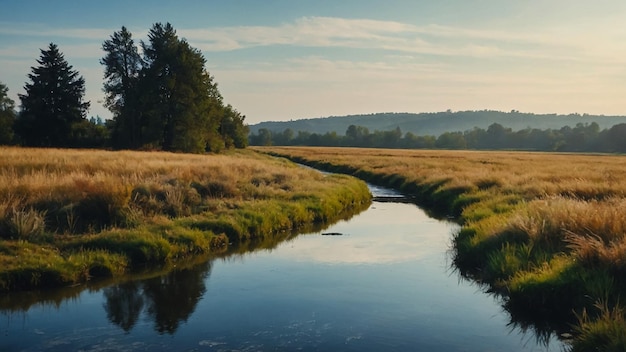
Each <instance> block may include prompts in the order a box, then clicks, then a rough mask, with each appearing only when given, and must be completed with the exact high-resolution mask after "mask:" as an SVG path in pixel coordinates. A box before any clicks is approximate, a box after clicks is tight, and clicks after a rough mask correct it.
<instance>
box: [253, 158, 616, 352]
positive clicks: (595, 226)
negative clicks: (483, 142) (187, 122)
mask: <svg viewBox="0 0 626 352" xmlns="http://www.w3.org/2000/svg"><path fill="white" fill-rule="evenodd" d="M257 150H260V151H262V152H265V153H270V154H273V155H280V156H284V157H288V158H290V159H292V160H296V161H299V162H302V163H304V164H307V165H311V166H317V167H321V168H324V169H327V170H329V171H339V172H344V173H348V174H352V175H356V176H358V177H361V178H363V179H365V180H367V181H369V182H372V183H375V184H380V185H386V186H391V187H395V188H397V189H399V190H402V191H404V192H407V193H409V194H412V195H414V196H415V197H416V199H417V200H418V201H419V202H420V204H422V205H424V206H426V207H430V208H434V209H436V210H438V211H437V212H436V213H435V214H438V215H439V216H442V217H443V216H448V217H449V216H458V219H459V221H460V222H461V223H462V225H463V227H462V228H461V230H460V232H459V233H458V234H457V235H456V236H455V238H454V239H453V246H454V248H453V253H454V254H453V257H454V263H455V265H456V266H457V267H458V269H459V271H460V272H461V273H462V274H463V275H465V276H467V277H470V278H472V279H475V280H477V281H479V282H481V283H485V284H487V285H489V287H490V289H489V290H491V291H495V292H497V293H498V294H500V295H504V296H505V297H506V302H507V306H509V307H510V310H511V311H518V312H525V313H524V314H526V313H527V312H529V311H536V313H537V314H536V315H537V317H539V318H549V317H550V316H552V317H559V319H562V320H564V322H565V324H563V321H562V322H561V323H562V324H561V325H566V324H567V323H572V324H574V325H576V326H577V327H576V328H575V329H574V331H573V332H574V333H575V338H574V340H573V342H572V346H573V348H574V350H589V349H587V347H589V346H592V345H593V343H595V342H593V341H598V339H599V338H598V336H602V338H606V340H607V341H610V343H608V344H607V345H601V346H608V347H607V348H609V350H611V349H612V350H626V343H625V342H624V340H625V339H624V338H623V336H624V335H626V331H625V330H624V329H625V327H626V322H625V321H624V315H623V311H624V309H626V307H624V305H623V304H622V303H615V304H614V306H612V307H611V310H610V311H609V310H607V309H603V310H602V309H601V310H600V311H602V314H586V315H584V319H577V318H576V315H575V314H574V312H581V311H583V310H586V311H592V310H593V309H595V310H596V311H597V310H598V309H597V307H595V308H594V306H593V305H594V302H596V301H597V300H598V299H600V298H602V299H607V300H609V301H612V302H619V300H618V299H617V298H619V297H623V296H624V294H625V293H626V285H625V284H623V283H622V281H623V277H624V275H626V216H624V210H625V209H626V182H623V180H624V179H625V178H626V159H624V157H623V156H620V155H583V154H557V153H529V152H486V151H485V152H479V151H427V150H385V149H358V148H308V147H297V148H295V147H263V148H258V149H257ZM507 309H508V308H507ZM592 336H595V337H592ZM588 341H592V342H591V344H589V343H588ZM580 346H583V347H580ZM584 346H586V347H584ZM615 346H619V347H615Z"/></svg>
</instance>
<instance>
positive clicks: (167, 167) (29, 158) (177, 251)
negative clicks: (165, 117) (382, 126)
mask: <svg viewBox="0 0 626 352" xmlns="http://www.w3.org/2000/svg"><path fill="white" fill-rule="evenodd" d="M370 199H371V195H370V194H369V191H368V189H367V186H366V185H365V184H364V183H363V182H362V181H359V180H357V179H354V178H351V177H346V176H341V175H331V176H324V175H322V174H320V173H318V172H316V171H312V170H308V169H304V168H301V167H298V166H295V165H293V164H292V163H289V162H286V161H285V160H280V159H276V158H271V157H268V156H266V155H261V154H258V153H255V152H252V151H233V152H229V153H226V154H224V155H189V154H172V153H162V152H130V151H125V152H110V151H96V150H60V149H26V148H6V147H2V148H0V291H9V290H18V289H30V288H40V287H49V286H59V285H66V284H74V283H79V282H84V281H86V280H89V279H90V278H92V277H111V276H119V275H122V274H124V273H126V272H128V271H130V270H132V269H133V268H136V267H140V266H141V267H143V266H145V265H146V264H147V265H149V266H153V267H155V268H156V267H162V266H163V265H171V264H172V263H176V262H181V261H184V260H188V259H189V258H193V257H197V256H202V255H206V254H207V253H220V252H225V251H226V250H227V249H228V246H229V244H231V243H238V245H239V246H240V247H241V248H247V247H249V246H251V244H252V243H254V245H256V246H261V247H263V246H271V245H275V243H276V240H277V239H280V238H284V237H285V233H290V231H291V230H293V229H297V228H301V227H304V226H308V225H311V224H315V223H324V222H329V221H332V220H334V219H337V218H339V217H342V216H345V214H347V213H349V212H351V211H356V210H360V209H364V208H365V207H367V206H368V205H369V203H370Z"/></svg>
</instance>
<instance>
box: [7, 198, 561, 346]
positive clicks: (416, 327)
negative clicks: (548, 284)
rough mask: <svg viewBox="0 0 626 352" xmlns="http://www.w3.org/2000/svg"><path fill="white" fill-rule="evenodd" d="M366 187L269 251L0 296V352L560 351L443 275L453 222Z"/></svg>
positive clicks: (551, 340) (477, 291) (490, 300)
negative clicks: (366, 198) (349, 208)
mask: <svg viewBox="0 0 626 352" xmlns="http://www.w3.org/2000/svg"><path fill="white" fill-rule="evenodd" d="M371 191H372V194H373V195H374V197H375V201H374V202H373V203H372V205H371V206H370V208H369V209H368V210H366V211H364V212H362V213H360V214H358V215H356V216H354V217H352V218H351V219H349V220H345V221H341V222H339V223H336V224H334V225H332V226H330V227H329V228H327V229H325V230H323V231H322V232H314V233H307V234H301V235H298V236H295V237H293V238H291V239H289V240H286V241H284V242H282V243H280V244H279V245H278V246H277V247H276V248H274V249H271V250H257V251H253V252H248V253H245V254H237V255H231V256H228V257H225V258H218V259H212V260H209V261H206V262H204V263H201V264H199V265H196V266H193V267H190V268H186V269H181V270H175V271H172V272H170V273H167V274H164V275H161V276H154V277H146V278H142V279H133V280H128V279H127V280H124V281H122V282H111V283H108V284H106V285H100V286H99V287H82V288H66V289H63V290H57V291H52V292H46V293H44V294H41V297H35V298H33V297H31V296H32V295H34V293H17V294H13V295H12V296H7V297H0V301H1V302H2V304H0V351H7V352H8V351H42V350H46V351H561V350H563V348H564V346H563V344H562V343H561V342H560V341H559V340H558V339H556V338H555V337H551V336H548V337H546V336H542V337H537V336H536V335H535V333H534V332H533V331H532V329H529V330H528V331H524V329H522V328H520V327H518V325H516V324H515V323H512V322H511V317H510V316H509V315H508V314H507V313H506V312H505V311H504V310H503V308H502V306H501V302H499V300H498V299H497V298H494V297H492V296H490V295H488V294H486V293H483V291H482V290H481V288H480V287H478V286H476V285H475V284H473V283H472V282H468V281H465V280H463V279H461V278H460V277H459V275H458V273H456V272H455V271H454V270H453V269H451V267H450V261H451V259H450V256H449V253H448V251H449V248H450V243H451V238H452V236H453V234H454V233H455V231H457V230H458V225H456V224H455V223H453V222H448V221H445V220H443V221H442V220H437V219H434V218H431V217H429V216H428V215H427V214H426V213H425V212H424V211H423V210H421V209H420V208H418V207H417V206H416V205H414V204H411V203H407V202H404V201H403V198H402V196H401V195H400V194H398V193H396V192H394V191H391V190H388V189H383V188H378V187H373V186H372V187H371ZM395 198H397V201H395ZM376 199H378V200H376ZM24 295H27V296H29V299H30V301H29V302H31V301H32V302H31V303H29V304H25V303H24V301H25V296H24Z"/></svg>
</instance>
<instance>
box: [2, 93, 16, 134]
mask: <svg viewBox="0 0 626 352" xmlns="http://www.w3.org/2000/svg"><path fill="white" fill-rule="evenodd" d="M8 92H9V88H7V86H5V85H4V84H3V83H2V82H0V145H3V144H4V145H6V144H13V142H14V138H15V137H14V134H15V133H14V131H13V124H14V123H15V116H16V114H15V110H14V109H15V102H14V101H13V100H12V99H11V98H9V96H8Z"/></svg>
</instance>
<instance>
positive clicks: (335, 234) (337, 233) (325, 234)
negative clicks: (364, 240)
mask: <svg viewBox="0 0 626 352" xmlns="http://www.w3.org/2000/svg"><path fill="white" fill-rule="evenodd" d="M322 236H343V233H339V232H326V233H323V234H322Z"/></svg>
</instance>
